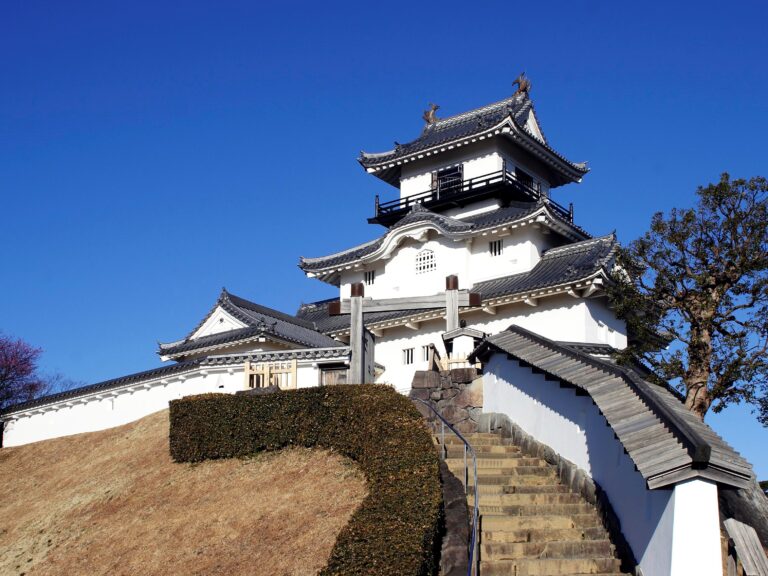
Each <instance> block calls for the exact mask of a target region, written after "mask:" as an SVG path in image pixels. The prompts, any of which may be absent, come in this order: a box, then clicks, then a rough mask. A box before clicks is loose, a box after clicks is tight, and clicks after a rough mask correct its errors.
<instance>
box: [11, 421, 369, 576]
mask: <svg viewBox="0 0 768 576" xmlns="http://www.w3.org/2000/svg"><path fill="white" fill-rule="evenodd" d="M365 495H366V486H365V480H364V478H363V476H362V474H361V473H360V472H359V471H358V469H357V468H356V467H355V465H354V464H353V463H352V462H351V461H348V460H345V459H343V458H341V457H340V456H338V455H336V454H332V453H329V452H323V451H318V450H306V449H291V450H284V451H282V452H277V453H265V454H262V455H259V456H258V457H256V458H253V459H246V460H219V461H209V462H204V463H201V464H196V465H190V464H175V463H173V462H172V461H171V458H170V456H169V451H168V413H167V411H165V412H161V413H158V414H155V415H152V416H149V417H147V418H144V419H143V420H140V421H138V422H135V423H132V424H129V425H127V426H123V427H120V428H115V429H112V430H106V431H104V432H96V433H92V434H82V435H78V436H73V437H69V438H61V439H57V440H49V441H47V442H41V443H38V444H32V445H29V446H22V447H19V448H5V449H2V450H0V574H3V575H6V574H7V575H10V574H15V575H21V574H28V575H32V576H34V575H60V574H67V575H73V576H74V575H86V574H87V575H98V574H105V575H106V574H109V575H110V576H117V575H129V574H130V575H133V574H156V575H172V574H173V575H176V574H206V575H208V574H231V575H239V574H248V575H252V574H259V573H264V574H266V573H269V574H291V575H304V574H315V573H316V572H317V571H318V570H319V569H321V568H322V567H323V566H325V564H326V562H327V560H328V556H329V554H330V552H331V549H332V547H333V544H334V542H335V540H336V535H337V534H338V532H339V531H340V530H341V528H342V527H343V526H344V525H346V524H347V522H348V520H349V518H350V516H351V515H352V513H353V512H354V510H355V509H356V508H357V507H358V505H359V504H360V502H362V500H363V498H364V497H365ZM267 567H268V568H267Z"/></svg>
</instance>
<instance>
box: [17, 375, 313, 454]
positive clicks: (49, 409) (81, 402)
mask: <svg viewBox="0 0 768 576" xmlns="http://www.w3.org/2000/svg"><path fill="white" fill-rule="evenodd" d="M319 383H320V376H319V370H318V368H317V366H314V365H313V363H311V362H306V363H302V362H299V364H298V365H297V367H296V387H297V388H311V387H313V386H318V385H319ZM244 389H245V376H244V373H243V365H242V364H233V365H230V366H221V367H218V366H217V367H211V366H203V367H198V368H193V369H191V370H189V371H188V372H179V373H176V374H171V375H167V376H159V377H155V378H151V377H150V378H147V379H146V380H143V381H139V382H132V383H130V384H126V385H124V386H121V387H119V388H113V389H110V390H103V391H95V392H92V393H91V394H84V395H83V396H80V397H71V398H67V399H65V400H61V401H59V402H53V403H51V404H49V405H42V406H38V407H35V408H30V409H29V410H26V411H23V412H19V413H18V414H11V415H9V416H7V417H4V419H5V420H6V422H5V427H4V430H3V446H20V445H22V444H29V443H31V442H39V441H41V440H49V439H51V438H59V437H61V436H70V435H72V434H81V433H83V432H96V431H98V430H106V429H107V428H113V427H115V426H122V425H123V424H128V423H129V422H133V421H135V420H138V419H140V418H143V417H144V416H148V415H150V414H153V413H155V412H159V411H160V410H165V409H166V408H168V403H169V402H170V401H171V400H176V399H178V398H182V397H184V396H192V395H195V394H204V393H208V392H221V393H227V394H234V393H235V392H237V391H239V390H244Z"/></svg>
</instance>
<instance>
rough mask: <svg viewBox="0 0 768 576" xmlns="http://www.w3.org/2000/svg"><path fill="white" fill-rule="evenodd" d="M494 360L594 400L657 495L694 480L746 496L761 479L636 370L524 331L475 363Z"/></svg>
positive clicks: (493, 339)
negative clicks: (500, 357) (504, 358)
mask: <svg viewBox="0 0 768 576" xmlns="http://www.w3.org/2000/svg"><path fill="white" fill-rule="evenodd" d="M495 352H502V353H504V354H507V355H509V356H510V357H511V358H513V359H514V360H517V361H518V362H520V364H521V365H522V366H528V367H531V368H534V369H536V370H537V371H540V372H543V373H545V374H547V375H548V376H550V377H553V378H556V379H558V380H560V382H561V383H565V384H567V385H570V386H574V387H576V388H578V389H580V390H582V391H584V392H586V393H587V394H589V396H590V397H591V398H592V400H593V401H594V403H595V404H596V406H597V408H598V409H599V410H600V413H601V414H602V415H603V416H604V417H605V419H606V421H607V423H608V425H609V426H611V428H612V429H613V431H614V433H615V434H616V437H617V438H618V439H619V441H620V442H621V443H622V445H623V446H624V449H625V450H626V452H627V454H628V455H629V457H630V458H631V459H632V461H633V462H634V463H635V466H636V467H637V469H638V471H639V472H640V473H641V474H642V475H643V478H645V480H646V482H647V483H648V487H649V488H651V489H655V488H663V487H665V486H670V485H672V484H675V483H678V482H681V481H683V480H686V479H689V478H694V477H702V478H706V479H709V480H712V481H714V482H718V483H721V484H725V485H729V486H735V487H738V488H743V487H746V486H747V485H749V483H750V482H751V481H753V479H754V474H753V472H752V468H751V466H750V465H749V463H748V462H747V461H746V460H745V459H744V458H743V457H742V456H741V455H739V454H738V453H737V452H736V451H735V450H734V449H733V448H731V447H730V446H729V445H728V444H727V443H726V442H725V441H724V440H723V439H722V438H720V437H719V436H718V435H717V434H716V433H715V432H714V431H713V430H712V429H711V428H710V427H709V426H707V425H706V424H704V422H702V421H701V420H699V419H698V418H697V417H696V416H695V415H693V414H692V413H691V412H690V411H688V410H686V408H685V406H684V405H683V403H682V402H681V401H680V399H679V398H678V397H677V396H676V395H675V394H674V393H673V392H672V391H671V390H669V389H667V388H663V387H661V386H656V385H653V384H650V383H649V382H646V381H645V380H643V379H642V378H641V377H640V375H639V374H638V373H637V372H635V371H634V370H630V369H627V368H623V367H619V366H616V365H615V364H613V363H611V362H607V361H604V360H600V359H598V358H594V357H592V356H589V355H587V354H584V353H582V352H579V351H578V350H576V349H574V348H573V347H569V346H566V345H562V344H559V343H557V342H554V341H552V340H549V339H547V338H544V337H543V336H540V335H538V334H535V333H533V332H530V331H528V330H525V329H523V328H521V327H519V326H511V327H510V328H508V329H507V330H506V331H504V332H500V333H499V334H495V335H494V336H490V337H488V338H486V340H485V341H484V342H483V343H482V344H481V345H480V346H478V348H477V349H476V350H475V352H474V353H473V355H474V356H477V357H480V358H487V356H488V355H491V354H493V353H495Z"/></svg>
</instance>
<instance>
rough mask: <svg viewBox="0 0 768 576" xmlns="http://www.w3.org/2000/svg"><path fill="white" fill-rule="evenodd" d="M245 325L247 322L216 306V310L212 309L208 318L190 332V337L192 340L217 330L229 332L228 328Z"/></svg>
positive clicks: (214, 332)
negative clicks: (192, 332) (193, 331)
mask: <svg viewBox="0 0 768 576" xmlns="http://www.w3.org/2000/svg"><path fill="white" fill-rule="evenodd" d="M247 326H248V325H247V324H245V323H244V322H241V321H240V320H238V319H237V318H235V317H234V316H232V315H231V314H230V313H229V312H227V311H226V310H224V309H223V308H222V307H221V306H217V307H216V310H214V311H213V314H211V316H210V317H209V318H208V320H206V321H205V322H204V323H203V325H202V326H200V328H198V329H197V330H196V331H195V333H194V334H192V336H191V337H190V339H192V340H194V339H196V338H200V337H202V336H208V335H210V334H218V333H219V332H229V331H230V330H237V329H238V328H246V327H247Z"/></svg>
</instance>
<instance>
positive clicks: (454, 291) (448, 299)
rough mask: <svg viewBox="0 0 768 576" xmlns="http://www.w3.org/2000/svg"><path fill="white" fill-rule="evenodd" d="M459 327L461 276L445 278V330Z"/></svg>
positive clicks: (448, 330)
mask: <svg viewBox="0 0 768 576" xmlns="http://www.w3.org/2000/svg"><path fill="white" fill-rule="evenodd" d="M458 327H459V277H458V276H453V275H452V276H446V278H445V331H446V332H450V331H451V330H456V328H458Z"/></svg>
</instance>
